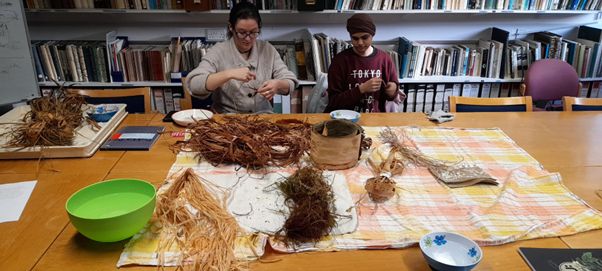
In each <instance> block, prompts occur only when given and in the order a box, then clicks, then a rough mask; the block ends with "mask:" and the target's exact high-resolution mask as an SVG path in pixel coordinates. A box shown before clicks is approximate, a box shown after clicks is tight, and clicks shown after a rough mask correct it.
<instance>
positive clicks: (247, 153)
mask: <svg viewBox="0 0 602 271" xmlns="http://www.w3.org/2000/svg"><path fill="white" fill-rule="evenodd" d="M188 128H189V129H190V131H191V133H192V137H191V139H190V140H189V141H188V142H187V143H180V144H177V145H176V146H175V149H177V150H187V151H194V152H198V153H199V158H201V157H202V158H204V159H206V160H207V161H209V162H210V163H211V164H213V165H214V166H217V165H219V164H232V163H234V164H239V165H242V166H243V167H246V168H252V169H257V168H262V167H265V166H288V165H290V164H294V163H296V162H298V161H299V159H300V158H301V156H302V155H303V154H304V153H305V152H306V151H308V150H309V143H310V142H309V140H310V134H311V125H310V124H309V123H306V122H303V121H298V120H289V119H286V120H280V121H277V122H271V121H268V120H265V119H262V118H260V117H259V116H225V117H224V118H223V120H216V119H208V120H201V121H198V122H196V123H195V124H193V125H191V126H189V127H188Z"/></svg>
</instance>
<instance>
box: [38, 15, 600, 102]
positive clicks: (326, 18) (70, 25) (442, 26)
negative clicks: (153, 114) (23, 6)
mask: <svg viewBox="0 0 602 271" xmlns="http://www.w3.org/2000/svg"><path fill="white" fill-rule="evenodd" d="M358 12H362V13H370V14H371V16H372V17H373V19H374V21H375V24H376V25H377V33H376V37H375V40H377V41H378V40H380V41H387V40H393V39H396V38H397V37H399V36H405V37H407V38H409V39H410V40H418V41H420V40H442V41H447V40H478V39H488V38H489V36H488V35H489V32H488V29H489V28H491V27H499V28H503V29H505V30H507V31H509V32H510V35H511V36H510V39H515V38H524V37H526V36H527V35H529V34H530V33H533V32H538V31H553V32H555V33H558V34H560V35H562V36H565V37H568V38H571V39H574V38H575V37H576V29H577V26H579V25H583V24H591V23H596V22H597V23H601V22H602V11H599V10H598V11H574V10H387V11H383V10H376V11H373V10H366V11H363V10H362V11H360V10H343V11H337V10H324V11H317V12H301V11H294V10H262V11H260V13H261V15H262V19H263V29H262V34H261V37H260V38H261V39H264V40H281V41H282V40H292V39H295V38H299V37H300V36H301V34H300V33H301V32H302V30H304V29H309V31H310V32H311V33H320V32H323V33H326V34H328V35H329V36H331V37H335V38H339V39H348V38H349V37H348V33H347V32H346V30H345V22H346V20H347V18H348V17H350V16H351V15H352V14H354V13H358ZM228 13H229V11H228V10H211V11H203V12H186V11H184V10H132V9H28V10H26V17H27V22H28V26H29V33H30V37H31V39H32V40H103V39H104V35H105V34H106V33H107V32H110V31H117V32H118V33H119V35H123V36H128V37H130V38H131V39H132V40H145V41H149V42H152V41H157V42H165V41H168V40H169V39H170V38H171V37H174V36H199V33H201V32H202V31H206V30H207V29H222V30H223V29H225V25H226V21H227V16H228ZM600 80H602V78H585V79H584V80H583V81H584V82H595V81H600ZM400 82H401V83H402V84H432V83H438V84H470V83H474V84H480V85H481V88H482V85H483V84H501V83H520V82H521V79H496V78H483V77H474V76H428V77H420V78H403V79H401V81H400ZM313 84H314V82H312V81H302V82H301V86H302V88H303V89H305V90H307V89H309V88H311V87H312V86H313ZM76 85H77V86H81V87H129V86H150V87H160V88H161V87H163V88H181V84H180V83H169V82H154V81H153V82H115V83H95V82H85V83H76ZM40 86H43V87H52V86H54V83H52V82H41V83H40ZM305 90H303V91H302V92H305ZM304 95H305V94H302V99H304V97H303V96H304Z"/></svg>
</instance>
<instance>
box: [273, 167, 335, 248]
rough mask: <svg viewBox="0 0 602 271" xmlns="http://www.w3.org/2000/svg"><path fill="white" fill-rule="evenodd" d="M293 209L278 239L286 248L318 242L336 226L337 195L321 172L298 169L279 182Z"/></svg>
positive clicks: (286, 202)
mask: <svg viewBox="0 0 602 271" xmlns="http://www.w3.org/2000/svg"><path fill="white" fill-rule="evenodd" d="M278 188H279V189H280V191H281V192H282V193H283V194H284V196H285V204H286V205H287V207H288V208H289V210H290V215H289V216H288V218H287V219H286V221H285V223H284V226H283V228H282V229H281V230H280V231H279V232H278V233H276V237H277V238H278V239H280V240H281V241H282V242H283V243H285V244H286V245H287V246H289V247H290V246H296V245H300V244H302V243H307V242H317V241H320V240H321V239H322V238H323V237H325V236H328V235H329V234H330V232H331V230H332V228H333V227H335V226H336V220H335V207H334V193H333V192H332V187H331V186H330V185H329V184H328V183H327V182H326V181H325V180H324V177H323V175H322V171H320V170H318V169H316V168H313V167H309V166H308V167H303V168H301V169H299V170H297V171H296V172H295V173H294V174H293V175H291V176H290V177H288V178H287V179H286V180H285V181H283V182H280V183H278Z"/></svg>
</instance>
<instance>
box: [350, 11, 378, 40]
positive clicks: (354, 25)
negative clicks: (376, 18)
mask: <svg viewBox="0 0 602 271" xmlns="http://www.w3.org/2000/svg"><path fill="white" fill-rule="evenodd" d="M347 31H348V32H349V34H355V33H359V32H365V33H368V34H370V35H372V36H374V34H375V33H376V26H374V22H373V21H372V18H370V16H368V14H364V13H357V14H354V15H353V16H351V18H349V19H348V20H347Z"/></svg>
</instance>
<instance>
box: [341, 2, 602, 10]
mask: <svg viewBox="0 0 602 271" xmlns="http://www.w3.org/2000/svg"><path fill="white" fill-rule="evenodd" d="M601 5H602V1H600V0H447V1H446V0H336V3H335V7H336V9H337V10H600V9H601V8H602V6H601Z"/></svg>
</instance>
